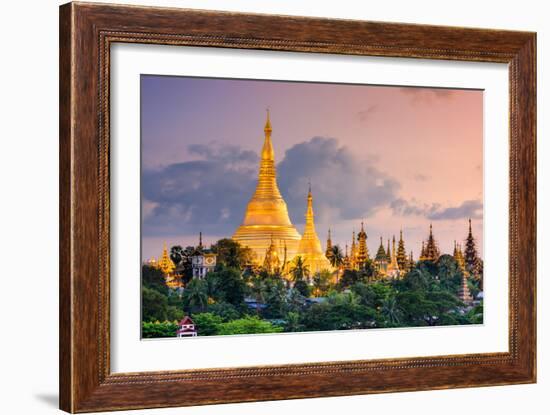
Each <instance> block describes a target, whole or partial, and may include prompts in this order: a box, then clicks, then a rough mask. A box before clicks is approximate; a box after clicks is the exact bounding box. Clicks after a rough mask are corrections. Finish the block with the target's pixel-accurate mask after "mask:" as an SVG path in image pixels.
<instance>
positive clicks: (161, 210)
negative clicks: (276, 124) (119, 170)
mask: <svg viewBox="0 0 550 415" xmlns="http://www.w3.org/2000/svg"><path fill="white" fill-rule="evenodd" d="M188 151H189V152H190V153H191V154H194V155H196V156H199V157H200V159H198V160H193V161H188V162H185V163H176V164H171V165H169V166H167V167H164V168H162V169H160V170H154V171H152V170H146V171H144V172H143V175H142V177H143V179H142V192H143V199H144V203H143V205H144V206H143V216H144V218H143V220H144V234H146V235H148V236H153V235H162V234H178V233H181V232H184V231H185V232H199V231H204V232H210V233H218V232H219V233H229V232H232V231H233V230H234V227H235V224H238V223H240V221H242V218H243V213H244V208H245V206H246V203H247V201H248V200H247V198H248V197H249V196H250V195H251V194H252V191H253V189H254V186H255V181H256V171H257V168H258V156H257V155H256V154H255V153H254V152H252V151H243V150H241V149H240V148H239V147H237V146H228V145H223V144H220V143H216V142H213V143H209V144H208V145H203V144H194V145H190V146H189V147H188Z"/></svg>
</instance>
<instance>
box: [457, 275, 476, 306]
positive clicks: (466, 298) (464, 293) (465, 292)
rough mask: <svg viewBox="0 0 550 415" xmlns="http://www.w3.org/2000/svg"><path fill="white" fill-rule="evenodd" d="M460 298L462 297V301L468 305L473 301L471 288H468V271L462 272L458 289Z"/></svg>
mask: <svg viewBox="0 0 550 415" xmlns="http://www.w3.org/2000/svg"><path fill="white" fill-rule="evenodd" d="M458 298H460V301H462V302H463V303H465V304H467V305H469V304H471V303H472V301H473V298H472V294H471V293H470V289H469V288H468V279H467V278H466V273H462V281H461V285H460V288H459V290H458Z"/></svg>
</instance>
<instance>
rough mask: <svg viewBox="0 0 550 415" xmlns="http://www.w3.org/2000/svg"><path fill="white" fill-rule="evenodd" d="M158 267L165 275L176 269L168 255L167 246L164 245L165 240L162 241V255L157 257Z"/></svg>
mask: <svg viewBox="0 0 550 415" xmlns="http://www.w3.org/2000/svg"><path fill="white" fill-rule="evenodd" d="M158 267H159V269H160V270H161V271H162V273H163V274H164V275H165V276H167V275H170V274H171V273H172V272H174V270H175V269H176V266H175V265H174V262H172V260H171V259H170V255H168V248H167V247H166V242H164V245H163V248H162V256H161V257H160V259H159V262H158Z"/></svg>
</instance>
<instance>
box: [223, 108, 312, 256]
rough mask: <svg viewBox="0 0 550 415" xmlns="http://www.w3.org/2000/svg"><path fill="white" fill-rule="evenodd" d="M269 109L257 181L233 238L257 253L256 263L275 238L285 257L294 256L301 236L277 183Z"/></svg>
mask: <svg viewBox="0 0 550 415" xmlns="http://www.w3.org/2000/svg"><path fill="white" fill-rule="evenodd" d="M271 132H272V128H271V121H270V120H269V111H268V112H267V120H266V123H265V128H264V133H265V138H264V145H263V148H262V154H261V160H260V171H259V174H258V184H257V186H256V191H255V192H254V195H253V196H252V198H251V199H250V202H248V206H247V208H246V213H245V215H244V220H243V223H242V225H241V226H239V228H238V229H237V231H236V232H235V234H234V235H233V239H234V240H235V241H237V242H239V243H241V244H242V245H245V246H248V247H249V248H251V249H252V250H253V251H254V253H255V254H256V263H257V264H258V265H261V264H262V262H263V260H264V258H265V256H266V252H267V251H268V248H270V246H271V245H272V243H273V242H275V241H276V243H277V245H278V247H279V249H280V250H281V251H282V252H281V256H283V255H284V256H285V257H286V258H284V259H289V260H290V259H291V258H293V257H294V256H295V255H296V253H297V251H298V244H299V243H300V239H301V235H300V233H299V232H298V231H297V230H296V228H295V227H294V225H293V224H292V222H291V221H290V218H289V216H288V209H287V207H286V203H285V201H284V199H283V197H282V196H281V192H280V191H279V187H278V186H277V172H276V169H275V152H274V151H273V144H272V142H271Z"/></svg>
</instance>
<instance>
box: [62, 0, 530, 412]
mask: <svg viewBox="0 0 550 415" xmlns="http://www.w3.org/2000/svg"><path fill="white" fill-rule="evenodd" d="M268 35H269V36H268ZM115 42H129V43H150V44H169V45H188V46H206V47H225V48H241V49H244V48H246V49H265V50H285V51H293V52H309V53H335V54H353V55H370V56H391V57H411V58H424V59H449V60H465V61H483V62H503V63H508V64H509V65H510V66H509V68H510V138H509V140H510V149H511V150H510V243H509V246H510V254H511V261H510V272H509V279H510V294H509V296H510V297H509V302H510V317H509V318H510V332H509V339H510V340H509V345H510V348H509V349H510V350H509V352H508V353H491V354H477V355H463V356H438V357H428V358H411V359H387V360H370V361H348V362H334V363H330V362H329V363H307V364H296V365H283V366H266V367H247V368H230V369H204V370H187V371H173V372H147V373H127V374H121V373H110V369H109V367H110V357H109V350H110V343H109V272H110V270H109V263H110V256H109V255H110V251H109V229H110V223H109V140H110V135H109V134H110V133H109V69H110V45H111V44H112V43H115ZM535 68H536V36H535V34H534V33H526V32H512V31H497V30H486V29H465V28H456V27H438V26H425V25H408V24H394V23H377V22H363V21H350V20H330V19H317V18H301V17H288V16H268V15H251V14H236V13H225V12H224V13H222V12H206V11H192V10H183V9H166V8H151V7H133V6H113V5H102V4H86V3H70V4H67V5H63V6H61V9H60V171H61V173H60V407H61V408H62V409H64V410H65V411H68V412H90V411H101V410H110V409H111V410H115V409H132V408H150V407H167V406H183V405H200V404H207V403H221V402H243V401H259V400H270V399H293V398H303V397H314V396H339V395H352V394H360V393H382V392H394V391H409V390H425V389H442V388H451V387H470V386H481V385H501V384H511V383H527V382H534V381H535V373H536V365H535V359H536V348H535V342H536V333H535V329H536V325H535V289H536V287H535V285H536V274H535V269H536V233H535V230H536V212H535V207H536V171H535V167H536V108H535V102H536V84H535V83H536V71H535Z"/></svg>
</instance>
